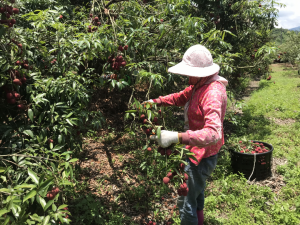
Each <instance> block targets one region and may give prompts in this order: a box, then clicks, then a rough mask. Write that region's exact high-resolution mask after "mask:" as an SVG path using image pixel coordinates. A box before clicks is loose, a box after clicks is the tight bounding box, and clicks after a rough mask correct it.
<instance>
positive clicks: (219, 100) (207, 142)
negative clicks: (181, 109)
mask: <svg viewBox="0 0 300 225" xmlns="http://www.w3.org/2000/svg"><path fill="white" fill-rule="evenodd" d="M218 77H219V76H218ZM219 78H222V77H219ZM224 80H225V79H224V78H223V81H224ZM224 84H225V85H227V81H226V80H225V82H219V81H217V80H216V79H215V80H213V81H212V82H211V83H209V84H205V85H203V86H201V87H199V88H198V89H196V90H195V91H194V90H193V85H191V86H189V87H187V88H186V89H184V90H183V91H181V92H179V93H174V94H170V95H167V96H160V97H159V100H158V99H157V100H158V101H157V102H158V103H160V104H161V105H162V106H171V105H175V106H185V105H186V103H187V102H189V107H188V111H187V116H188V127H189V130H187V131H186V132H185V133H182V142H183V144H186V149H189V150H190V152H192V153H194V156H195V158H196V159H197V161H195V160H194V159H193V158H190V160H191V161H192V162H193V163H194V164H195V165H198V164H199V163H200V161H201V160H202V159H203V158H207V157H209V156H212V155H215V154H217V153H218V152H219V150H220V148H221V147H222V145H223V144H224V132H223V121H224V117H225V113H226V106H227V94H226V86H225V85H224ZM193 92H194V94H193Z"/></svg>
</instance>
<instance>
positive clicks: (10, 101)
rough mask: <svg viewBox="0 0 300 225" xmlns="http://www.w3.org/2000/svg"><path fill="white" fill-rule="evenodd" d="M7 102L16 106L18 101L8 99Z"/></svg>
mask: <svg viewBox="0 0 300 225" xmlns="http://www.w3.org/2000/svg"><path fill="white" fill-rule="evenodd" d="M7 102H8V104H15V103H16V99H15V98H11V99H7Z"/></svg>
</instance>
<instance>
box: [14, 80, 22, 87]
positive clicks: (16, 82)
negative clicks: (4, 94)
mask: <svg viewBox="0 0 300 225" xmlns="http://www.w3.org/2000/svg"><path fill="white" fill-rule="evenodd" d="M13 83H14V84H16V85H19V86H21V85H22V82H21V81H20V80H19V79H14V80H13Z"/></svg>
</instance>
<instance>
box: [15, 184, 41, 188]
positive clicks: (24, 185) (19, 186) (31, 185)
mask: <svg viewBox="0 0 300 225" xmlns="http://www.w3.org/2000/svg"><path fill="white" fill-rule="evenodd" d="M35 187H36V185H34V184H21V185H17V186H15V188H14V189H20V188H35Z"/></svg>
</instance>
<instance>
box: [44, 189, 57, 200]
mask: <svg viewBox="0 0 300 225" xmlns="http://www.w3.org/2000/svg"><path fill="white" fill-rule="evenodd" d="M58 192H59V188H58V187H53V188H52V190H51V191H49V192H48V193H47V198H48V199H49V200H53V199H54V198H55V196H56V195H57V194H58Z"/></svg>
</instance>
